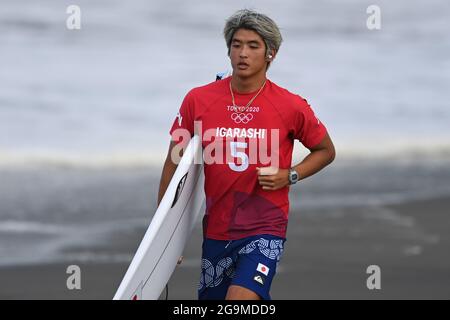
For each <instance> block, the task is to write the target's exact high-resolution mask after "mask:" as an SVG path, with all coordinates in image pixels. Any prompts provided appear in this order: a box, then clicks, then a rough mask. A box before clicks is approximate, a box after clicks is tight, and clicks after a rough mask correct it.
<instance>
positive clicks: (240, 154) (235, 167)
mask: <svg viewBox="0 0 450 320" xmlns="http://www.w3.org/2000/svg"><path fill="white" fill-rule="evenodd" d="M230 146H231V155H232V156H233V157H234V158H239V159H241V164H240V165H236V164H234V162H228V166H229V167H230V169H231V170H233V171H236V172H242V171H245V170H247V168H248V156H247V154H246V153H245V152H242V151H239V152H238V151H237V148H244V149H246V148H247V142H234V141H231V142H230Z"/></svg>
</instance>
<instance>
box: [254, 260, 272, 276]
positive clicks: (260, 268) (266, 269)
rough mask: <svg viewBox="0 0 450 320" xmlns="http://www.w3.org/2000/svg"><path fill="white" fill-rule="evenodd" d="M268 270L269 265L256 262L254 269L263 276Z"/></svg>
mask: <svg viewBox="0 0 450 320" xmlns="http://www.w3.org/2000/svg"><path fill="white" fill-rule="evenodd" d="M269 270H270V269H269V267H267V266H265V265H263V264H262V263H258V268H256V271H258V272H261V273H262V274H263V275H265V276H267V275H269Z"/></svg>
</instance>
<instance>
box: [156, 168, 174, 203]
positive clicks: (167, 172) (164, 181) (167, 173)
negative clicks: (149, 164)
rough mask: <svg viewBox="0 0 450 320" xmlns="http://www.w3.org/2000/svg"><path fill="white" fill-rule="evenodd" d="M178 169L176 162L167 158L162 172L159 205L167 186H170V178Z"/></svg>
mask: <svg viewBox="0 0 450 320" xmlns="http://www.w3.org/2000/svg"><path fill="white" fill-rule="evenodd" d="M176 169H177V165H176V164H173V163H171V161H170V160H166V162H165V163H164V168H163V171H162V174H161V180H160V182H159V192H158V206H159V204H160V202H161V200H162V198H163V197H164V194H165V193H166V190H167V187H168V186H169V183H170V180H171V179H172V177H173V174H174V173H175V170H176Z"/></svg>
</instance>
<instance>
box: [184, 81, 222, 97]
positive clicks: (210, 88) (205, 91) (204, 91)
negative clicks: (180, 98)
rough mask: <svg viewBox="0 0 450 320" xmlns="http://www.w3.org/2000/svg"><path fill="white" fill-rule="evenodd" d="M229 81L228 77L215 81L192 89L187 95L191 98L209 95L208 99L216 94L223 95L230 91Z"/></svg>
mask: <svg viewBox="0 0 450 320" xmlns="http://www.w3.org/2000/svg"><path fill="white" fill-rule="evenodd" d="M227 83H228V82H227V79H223V80H218V81H213V82H210V83H208V84H205V85H203V86H199V87H195V88H193V89H191V90H190V91H189V92H188V94H187V96H190V97H191V98H203V97H207V98H208V99H211V98H212V97H214V96H222V95H224V94H226V93H227V92H228V91H227V89H228V86H227Z"/></svg>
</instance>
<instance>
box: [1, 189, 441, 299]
mask: <svg viewBox="0 0 450 320" xmlns="http://www.w3.org/2000/svg"><path fill="white" fill-rule="evenodd" d="M449 207H450V197H445V198H438V199H433V200H425V201H414V202H411V203H406V204H401V205H395V206H387V207H382V208H380V207H353V208H341V209H336V210H335V212H333V213H332V214H330V213H328V214H326V215H323V214H320V212H315V211H314V210H303V211H302V212H291V214H290V224H289V229H288V241H287V243H286V250H285V253H284V256H283V258H282V261H281V263H280V270H279V273H278V275H277V276H276V277H275V279H274V283H273V287H272V292H271V294H272V297H273V299H419V298H420V299H422V298H423V299H449V298H450V256H449V255H448V252H449V251H450V238H449V237H450V236H449V232H448V231H449V229H450V228H449V227H450V219H449V213H448V208H449ZM121 241H123V239H121ZM128 241H129V243H128V244H127V246H126V247H128V248H136V246H137V245H138V244H139V241H140V235H136V237H134V238H129V239H128ZM200 241H201V235H200V230H197V231H196V232H195V234H194V236H193V237H192V239H191V241H190V242H189V244H188V246H187V248H186V252H185V260H184V262H183V264H182V265H181V266H180V267H178V268H177V270H176V271H175V273H174V274H173V276H172V278H171V281H170V283H169V299H196V287H197V280H198V278H199V264H200ZM123 245H124V246H125V244H123ZM111 246H112V247H111V250H113V248H114V243H113V242H112V243H111ZM133 250H134V249H133ZM78 265H79V266H80V267H81V271H82V283H81V286H82V288H81V290H72V291H70V290H68V289H67V287H66V280H67V277H68V276H69V275H68V274H66V268H67V264H47V265H36V266H18V267H3V268H1V269H0V284H1V288H2V289H1V290H0V299H111V298H112V296H113V295H114V293H115V290H116V289H117V287H118V285H119V282H120V280H121V278H122V276H123V275H124V273H125V271H126V269H127V267H128V265H127V264H126V263H105V264H101V263H96V264H93V263H88V264H80V263H78ZM369 265H378V266H379V267H380V268H381V290H368V289H367V287H366V279H367V277H368V276H369V275H368V274H366V269H367V267H368V266H369Z"/></svg>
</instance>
